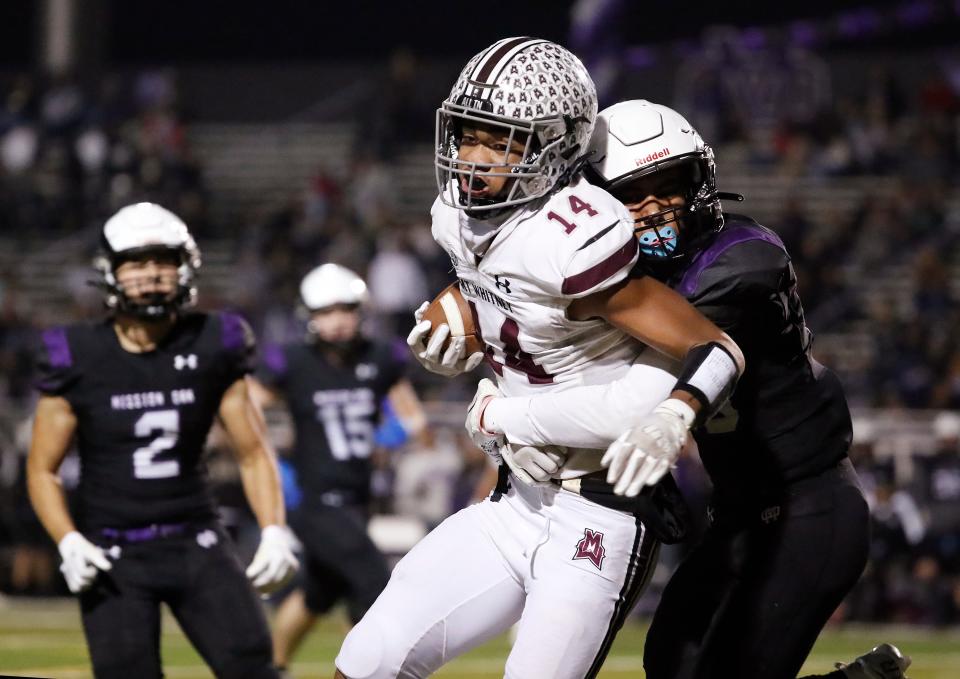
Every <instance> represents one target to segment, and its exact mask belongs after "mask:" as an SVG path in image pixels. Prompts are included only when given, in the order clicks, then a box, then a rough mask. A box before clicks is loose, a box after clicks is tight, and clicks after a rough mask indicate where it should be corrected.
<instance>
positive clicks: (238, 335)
mask: <svg viewBox="0 0 960 679" xmlns="http://www.w3.org/2000/svg"><path fill="white" fill-rule="evenodd" d="M220 341H221V343H222V348H223V350H224V354H225V356H226V365H225V368H226V377H227V383H228V384H229V383H231V382H233V381H236V380H238V379H240V378H241V377H243V376H244V375H249V374H250V373H252V372H254V370H256V367H257V359H256V353H257V340H256V337H255V336H254V334H253V330H252V329H251V328H250V324H249V323H247V321H246V320H244V318H243V317H242V316H240V315H239V314H234V313H227V312H224V313H222V314H220Z"/></svg>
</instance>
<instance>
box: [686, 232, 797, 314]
mask: <svg viewBox="0 0 960 679" xmlns="http://www.w3.org/2000/svg"><path fill="white" fill-rule="evenodd" d="M789 264H790V255H789V254H788V253H787V250H786V248H785V247H784V245H783V241H782V240H781V239H780V237H779V236H778V235H777V234H776V233H774V232H773V231H772V230H770V229H768V228H766V227H765V226H762V225H761V224H759V223H757V222H756V221H754V220H753V219H750V218H749V217H744V216H742V215H734V214H730V215H726V223H725V225H724V227H723V230H722V231H720V233H719V234H717V236H716V237H715V238H714V239H713V241H712V242H711V243H710V245H709V246H707V247H706V248H704V249H703V250H701V251H700V252H699V253H698V254H697V255H696V257H694V259H693V260H692V261H691V263H690V265H689V266H688V267H687V268H686V270H685V271H684V272H683V275H682V276H681V278H680V280H679V282H678V283H677V284H676V285H675V286H674V287H675V289H676V290H677V292H679V293H680V294H682V295H685V296H688V297H689V296H691V295H695V294H696V293H697V292H698V291H700V290H704V289H706V288H709V287H712V286H713V285H715V284H718V283H723V284H724V285H725V286H728V287H729V286H730V284H731V283H732V282H734V281H737V282H739V283H740V284H741V287H742V285H750V286H752V287H756V286H765V285H769V286H771V287H775V286H776V285H777V284H778V283H779V280H780V276H781V274H782V273H783V271H784V270H785V269H786V268H787V267H788V266H789Z"/></svg>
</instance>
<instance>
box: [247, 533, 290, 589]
mask: <svg viewBox="0 0 960 679" xmlns="http://www.w3.org/2000/svg"><path fill="white" fill-rule="evenodd" d="M299 567H300V564H299V563H298V562H297V557H296V556H294V554H293V550H292V549H291V541H290V537H289V535H287V531H286V530H285V529H284V528H281V527H280V526H267V527H266V528H264V529H263V530H262V531H261V532H260V546H259V547H257V553H256V554H254V555H253V561H251V562H250V565H249V566H248V567H247V578H248V579H249V580H250V582H251V583H252V584H253V586H254V588H255V589H256V590H257V591H258V592H260V594H270V593H271V592H275V591H276V590H278V589H280V588H281V587H283V586H284V585H285V584H287V582H289V580H290V578H292V577H293V574H294V573H296V572H297V569H298V568H299Z"/></svg>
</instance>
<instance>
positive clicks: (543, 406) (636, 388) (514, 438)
mask: <svg viewBox="0 0 960 679" xmlns="http://www.w3.org/2000/svg"><path fill="white" fill-rule="evenodd" d="M678 369H679V364H677V363H676V362H673V361H671V360H670V359H668V358H667V357H666V356H663V355H662V354H659V353H657V352H655V351H653V350H647V351H645V352H644V353H643V354H642V355H641V357H640V360H639V361H638V362H637V363H634V364H633V365H632V366H631V367H630V369H629V370H628V371H627V373H626V375H624V376H623V377H621V378H620V379H619V380H616V381H614V382H610V383H609V384H596V385H588V386H581V387H574V388H572V389H567V390H564V391H559V392H553V393H547V394H541V395H537V396H522V397H521V396H512V397H506V398H497V399H494V400H493V401H491V402H490V404H489V405H488V406H487V411H488V412H489V413H490V416H491V417H492V418H493V419H494V420H495V421H496V423H497V426H498V427H499V428H501V429H502V430H503V433H504V435H505V436H506V437H507V440H508V441H509V442H510V443H514V444H518V445H532V446H545V445H560V446H568V447H573V448H597V449H603V448H606V447H607V446H609V445H610V444H611V443H613V441H614V440H616V438H617V437H618V436H620V434H622V433H623V432H625V431H626V430H627V429H629V428H631V427H632V426H633V425H634V424H635V422H636V421H637V419H638V418H640V417H642V416H643V415H645V414H647V413H649V412H650V411H651V410H653V409H654V408H655V407H656V406H657V405H658V404H659V403H661V402H662V401H663V400H665V399H666V398H667V397H669V396H670V392H671V391H672V390H673V386H674V385H675V384H676V381H677V377H676V372H677V371H678Z"/></svg>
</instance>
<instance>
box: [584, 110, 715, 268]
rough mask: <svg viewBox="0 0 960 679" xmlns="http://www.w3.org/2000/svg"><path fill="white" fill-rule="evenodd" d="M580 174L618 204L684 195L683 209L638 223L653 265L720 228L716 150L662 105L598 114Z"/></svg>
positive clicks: (644, 250)
mask: <svg viewBox="0 0 960 679" xmlns="http://www.w3.org/2000/svg"><path fill="white" fill-rule="evenodd" d="M585 174H586V176H587V178H588V179H589V180H590V181H591V182H592V183H594V184H597V185H599V186H601V187H602V188H604V189H606V190H607V191H609V192H610V193H611V194H613V196H614V197H616V198H618V199H619V200H620V201H621V202H623V203H636V202H640V201H642V200H643V199H644V198H646V197H647V195H650V193H653V194H654V195H658V194H659V195H661V196H662V195H670V194H680V195H682V196H683V197H684V199H685V205H684V206H683V207H682V208H673V207H671V208H668V209H665V210H662V211H660V212H657V213H656V214H653V215H648V216H646V217H644V218H643V219H642V220H637V232H638V233H639V234H640V251H641V253H642V255H643V256H645V257H646V258H648V259H649V260H651V261H660V262H662V261H665V260H668V259H676V258H679V257H683V256H684V255H686V254H688V253H691V252H693V251H694V250H695V249H696V247H697V245H698V244H699V243H702V242H703V239H705V238H706V237H708V236H710V235H712V234H714V233H716V232H717V231H719V230H720V229H721V228H723V212H722V209H721V206H720V197H719V195H718V193H717V168H716V163H715V162H714V159H713V150H712V149H711V148H710V147H709V146H707V144H706V143H704V141H703V139H702V138H701V137H700V135H699V134H698V133H697V131H696V130H695V129H694V128H693V126H692V125H691V124H690V123H689V122H687V119H686V118H684V117H683V116H682V115H680V114H679V113H677V112H676V111H674V110H673V109H672V108H668V107H667V106H662V105H660V104H654V103H652V102H649V101H646V100H645V99H635V100H632V101H623V102H620V103H618V104H614V105H613V106H610V107H608V108H605V109H604V110H603V111H601V112H600V114H599V115H598V117H597V125H596V128H595V129H594V133H593V137H592V138H591V140H590V153H589V155H588V160H587V166H586V168H585ZM641 194H642V195H641ZM728 197H732V194H731V196H728ZM681 225H682V228H681Z"/></svg>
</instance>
